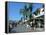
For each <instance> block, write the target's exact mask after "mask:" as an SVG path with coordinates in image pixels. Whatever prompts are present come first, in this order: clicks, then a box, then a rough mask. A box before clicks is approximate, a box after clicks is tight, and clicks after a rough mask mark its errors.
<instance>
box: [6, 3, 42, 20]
mask: <svg viewBox="0 0 46 35" xmlns="http://www.w3.org/2000/svg"><path fill="white" fill-rule="evenodd" d="M25 4H28V3H15V2H8V4H7V5H8V6H7V8H8V20H20V19H21V17H23V15H21V14H20V9H23V8H24V6H25ZM37 8H42V4H40V3H34V4H33V11H32V12H34V11H35V10H36V9H37Z"/></svg>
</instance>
